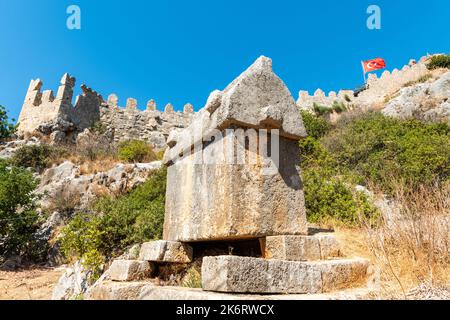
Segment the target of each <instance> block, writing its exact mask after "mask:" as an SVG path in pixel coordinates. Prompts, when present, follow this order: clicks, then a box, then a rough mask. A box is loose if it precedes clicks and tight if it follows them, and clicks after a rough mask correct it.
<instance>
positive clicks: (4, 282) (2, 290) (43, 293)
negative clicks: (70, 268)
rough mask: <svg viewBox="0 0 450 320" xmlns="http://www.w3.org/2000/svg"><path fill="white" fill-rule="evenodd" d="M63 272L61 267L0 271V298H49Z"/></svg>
mask: <svg viewBox="0 0 450 320" xmlns="http://www.w3.org/2000/svg"><path fill="white" fill-rule="evenodd" d="M63 272H64V270H63V269H61V268H59V269H50V268H31V269H26V270H19V271H11V272H9V271H8V272H6V271H0V300H49V299H51V298H52V291H53V287H54V286H55V284H56V283H57V282H58V279H59V277H60V276H61V275H62V274H63Z"/></svg>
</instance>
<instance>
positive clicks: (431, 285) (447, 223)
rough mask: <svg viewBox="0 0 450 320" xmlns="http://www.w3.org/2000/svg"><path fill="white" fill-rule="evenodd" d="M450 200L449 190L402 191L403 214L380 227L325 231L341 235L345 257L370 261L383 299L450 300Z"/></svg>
mask: <svg viewBox="0 0 450 320" xmlns="http://www.w3.org/2000/svg"><path fill="white" fill-rule="evenodd" d="M449 194H450V184H447V185H445V186H443V187H441V188H437V187H434V188H432V187H421V188H419V189H418V190H415V191H414V192H412V193H407V192H405V191H404V190H403V189H401V188H400V187H399V188H397V193H396V196H395V199H396V203H397V205H398V208H399V211H398V214H393V215H392V216H384V218H383V220H382V221H381V222H380V224H379V225H378V226H377V227H370V226H369V225H365V226H363V227H360V228H347V227H344V226H343V225H342V224H341V223H333V221H327V223H326V224H322V225H321V226H323V227H327V228H330V227H333V228H334V229H335V230H336V236H337V238H338V240H339V242H340V243H341V246H342V248H343V254H344V256H347V257H357V256H358V257H363V258H366V259H369V260H370V261H371V264H372V265H373V266H374V271H375V274H374V277H375V282H374V284H375V286H376V288H377V290H379V294H380V298H383V299H417V298H423V297H426V296H427V295H428V296H429V297H430V298H436V297H438V296H440V297H446V296H449V295H450V198H449V196H448V195H449ZM416 291H422V292H421V294H419V295H417V294H416V293H415V292H416ZM423 291H427V292H426V293H423ZM436 292H438V293H436Z"/></svg>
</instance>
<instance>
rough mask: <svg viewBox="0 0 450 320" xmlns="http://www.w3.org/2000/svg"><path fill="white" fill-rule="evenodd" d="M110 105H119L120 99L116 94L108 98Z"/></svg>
mask: <svg viewBox="0 0 450 320" xmlns="http://www.w3.org/2000/svg"><path fill="white" fill-rule="evenodd" d="M108 104H109V105H111V106H113V107H117V106H118V104H119V97H117V95H116V94H114V93H112V94H110V95H109V96H108Z"/></svg>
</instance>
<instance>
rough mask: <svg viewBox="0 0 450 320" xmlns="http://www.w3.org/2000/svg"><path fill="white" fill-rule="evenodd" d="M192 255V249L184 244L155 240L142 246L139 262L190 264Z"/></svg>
mask: <svg viewBox="0 0 450 320" xmlns="http://www.w3.org/2000/svg"><path fill="white" fill-rule="evenodd" d="M192 254H193V252H192V247H191V246H189V245H187V244H185V243H181V242H175V241H163V240H157V241H151V242H146V243H144V244H143V245H142V247H141V252H140V254H139V260H143V261H154V262H172V263H190V262H192Z"/></svg>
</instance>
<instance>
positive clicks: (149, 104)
mask: <svg viewBox="0 0 450 320" xmlns="http://www.w3.org/2000/svg"><path fill="white" fill-rule="evenodd" d="M147 110H149V111H155V110H156V102H155V100H153V99H151V100H149V101H148V102H147Z"/></svg>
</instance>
